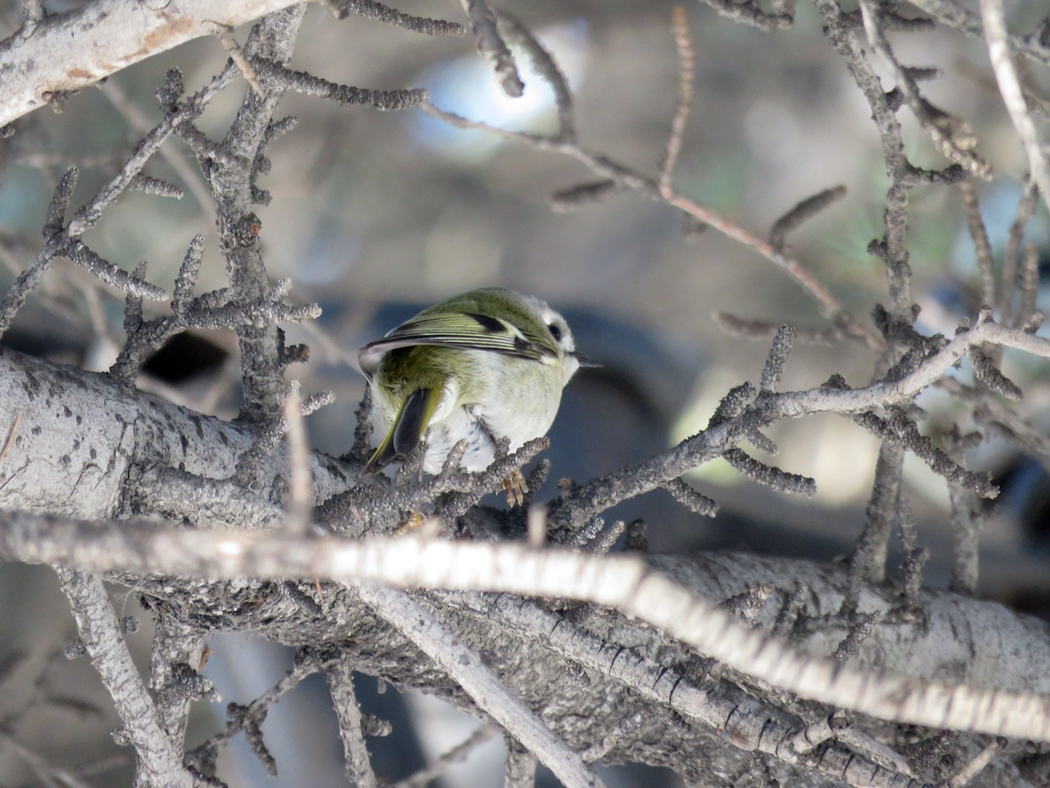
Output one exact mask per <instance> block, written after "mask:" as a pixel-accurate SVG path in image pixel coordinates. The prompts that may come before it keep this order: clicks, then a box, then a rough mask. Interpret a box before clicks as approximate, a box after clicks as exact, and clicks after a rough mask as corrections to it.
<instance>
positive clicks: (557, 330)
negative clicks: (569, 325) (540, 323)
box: [547, 323, 561, 342]
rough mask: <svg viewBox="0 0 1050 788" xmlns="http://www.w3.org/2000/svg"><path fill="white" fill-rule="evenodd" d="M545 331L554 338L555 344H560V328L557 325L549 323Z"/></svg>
mask: <svg viewBox="0 0 1050 788" xmlns="http://www.w3.org/2000/svg"><path fill="white" fill-rule="evenodd" d="M547 330H548V331H550V332H551V336H552V337H554V341H555V342H561V326H559V325H558V324H557V323H551V324H550V325H548V326H547Z"/></svg>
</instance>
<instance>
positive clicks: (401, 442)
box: [390, 389, 430, 459]
mask: <svg viewBox="0 0 1050 788" xmlns="http://www.w3.org/2000/svg"><path fill="white" fill-rule="evenodd" d="M429 396H430V389H416V390H415V391H413V392H412V393H411V394H409V395H408V396H407V397H406V398H405V404H404V405H402V406H401V414H400V416H399V418H398V420H397V424H395V425H394V434H393V436H392V437H391V441H390V445H391V446H392V447H393V449H394V454H395V456H397V457H398V458H399V459H403V458H405V457H407V456H408V455H409V454H411V453H412V452H413V451H414V450H415V448H416V446H418V445H419V441H420V440H422V438H423V428H424V427H425V425H424V424H423V419H425V418H426V414H427V398H428V397H429Z"/></svg>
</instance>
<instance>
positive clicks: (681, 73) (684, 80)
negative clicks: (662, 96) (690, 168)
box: [660, 6, 696, 200]
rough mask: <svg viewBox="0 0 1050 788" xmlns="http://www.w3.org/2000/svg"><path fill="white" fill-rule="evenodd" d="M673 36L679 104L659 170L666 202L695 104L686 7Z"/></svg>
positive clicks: (675, 20) (678, 10)
mask: <svg viewBox="0 0 1050 788" xmlns="http://www.w3.org/2000/svg"><path fill="white" fill-rule="evenodd" d="M671 35H672V36H673V38H674V45H675V51H676V52H677V53H678V100H677V101H676V102H675V107H674V116H673V117H672V119H671V134H670V136H668V138H667V146H666V148H665V150H664V162H663V164H662V165H661V167H660V196H661V197H663V198H664V199H665V200H668V199H670V198H671V196H672V195H673V194H674V187H673V185H672V179H673V178H674V170H675V165H676V164H677V163H678V154H679V153H680V152H681V150H682V136H683V135H684V134H685V124H686V122H687V121H688V120H689V109H690V107H691V106H692V103H693V80H694V78H695V76H694V73H693V72H694V70H695V69H696V57H695V55H694V53H693V42H692V39H691V38H690V36H689V17H688V15H687V14H686V11H685V8H684V7H683V6H675V8H674V12H673V13H672V15H671Z"/></svg>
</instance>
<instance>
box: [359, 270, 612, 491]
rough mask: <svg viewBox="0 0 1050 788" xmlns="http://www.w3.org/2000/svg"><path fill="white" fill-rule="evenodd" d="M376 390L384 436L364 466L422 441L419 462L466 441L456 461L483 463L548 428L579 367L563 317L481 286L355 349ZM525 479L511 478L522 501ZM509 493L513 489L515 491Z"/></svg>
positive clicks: (392, 458)
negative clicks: (502, 443) (501, 447)
mask: <svg viewBox="0 0 1050 788" xmlns="http://www.w3.org/2000/svg"><path fill="white" fill-rule="evenodd" d="M358 358H359V359H360V362H361V369H362V371H363V372H364V373H365V375H366V376H367V377H368V381H369V385H370V386H371V388H372V412H371V421H372V430H373V439H374V440H375V439H378V436H380V435H383V436H385V437H384V438H383V439H382V442H381V443H379V447H378V448H377V449H376V450H375V453H374V454H373V455H372V457H371V459H369V461H368V463H367V464H366V465H365V468H364V473H366V474H367V473H375V472H377V471H379V470H381V469H383V468H385V467H386V466H387V465H389V464H390V463H392V462H401V461H404V460H405V459H406V458H407V457H408V456H409V455H410V454H411V453H412V452H413V451H414V450H415V449H416V447H418V446H419V444H420V442H422V441H424V440H425V441H426V443H427V450H426V456H425V457H424V459H423V469H424V470H426V471H427V472H428V473H437V472H439V471H440V470H441V468H442V466H443V464H444V462H445V459H446V457H447V456H448V453H449V451H451V449H452V447H453V446H455V445H456V444H457V443H458V442H460V441H463V440H465V441H466V442H467V447H466V451H465V452H464V454H463V459H462V460H461V465H462V467H463V468H465V469H466V470H468V471H479V470H483V469H485V468H487V467H488V466H489V465H490V464H491V463H492V461H493V459H494V457H495V452H496V446H497V442H498V441H499V440H500V439H502V438H507V439H509V440H510V451H514V450H516V449H518V448H520V447H521V446H522V445H523V444H524V443H525V442H526V441H529V440H532V439H533V438H538V437H540V436H541V435H543V434H545V433H546V432H547V430H548V429H550V426H551V423H552V422H553V421H554V416H555V414H556V413H557V412H558V404H559V403H560V401H561V391H562V389H563V388H564V387H565V384H567V383H568V382H569V379H570V378H571V377H572V376H573V375H574V374H575V373H576V370H577V369H579V368H580V367H581V366H596V365H594V364H591V363H590V362H588V361H587V360H586V359H585V358H584V357H583V356H581V355H580V354H578V353H577V352H576V345H575V342H574V341H573V337H572V332H571V331H570V330H569V326H568V324H567V323H566V322H565V318H563V317H562V316H561V315H560V314H558V313H557V312H555V311H554V310H553V309H551V308H550V307H549V306H547V304H546V303H545V302H544V301H542V300H540V299H539V298H535V297H533V296H528V295H522V294H521V293H516V292H514V291H513V290H507V289H504V288H502V287H486V288H481V289H478V290H471V291H470V292H468V293H463V294H462V295H457V296H453V297H452V298H449V299H448V300H446V301H442V302H441V303H440V304H436V305H434V306H432V307H430V308H428V309H424V310H423V311H422V312H420V313H419V314H418V315H416V316H415V317H413V318H412V319H411V320H408V321H406V322H404V323H402V324H401V325H399V326H398V327H397V328H395V329H393V330H392V331H390V332H389V333H388V334H387V335H386V336H384V337H383V338H382V339H378V340H376V341H375V342H370V343H368V344H367V345H365V346H364V347H363V348H361V349H360V350H359V351H358ZM523 482H524V480H521V479H520V474H518V479H516V480H514V481H508V482H507V483H505V486H506V487H507V489H508V500H510V499H511V498H512V497H515V498H517V500H518V502H519V503H520V502H521V494H520V493H521V492H522V491H523V490H518V489H512V488H513V487H516V486H517V485H521V486H522V487H523ZM512 493H513V496H512Z"/></svg>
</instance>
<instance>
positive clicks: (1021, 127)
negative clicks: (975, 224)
mask: <svg viewBox="0 0 1050 788" xmlns="http://www.w3.org/2000/svg"><path fill="white" fill-rule="evenodd" d="M981 20H982V21H983V22H984V37H985V41H987V43H988V56H989V57H990V58H991V60H992V69H993V70H994V71H995V79H996V81H998V83H999V92H1000V93H1001V94H1002V96H1003V102H1004V103H1005V104H1006V110H1007V112H1009V113H1010V120H1012V121H1013V124H1014V128H1015V129H1017V134H1018V136H1019V137H1020V138H1021V142H1022V144H1023V145H1024V149H1025V153H1026V154H1028V166H1029V167H1030V168H1031V170H1032V180H1034V181H1035V182H1036V183H1037V184H1038V185H1039V191H1041V192H1042V193H1043V199H1044V200H1046V199H1047V198H1048V197H1047V196H1048V195H1050V164H1048V163H1047V157H1046V154H1045V152H1044V151H1043V147H1042V143H1041V142H1040V141H1039V132H1038V130H1037V129H1036V127H1035V122H1034V121H1033V120H1032V116H1031V115H1030V114H1029V112H1028V104H1027V102H1026V101H1025V97H1024V92H1023V91H1022V90H1021V81H1020V80H1019V79H1018V77H1017V69H1016V68H1015V67H1014V63H1013V58H1012V56H1011V54H1010V46H1009V44H1008V43H1007V32H1006V19H1005V17H1004V16H1003V7H1002V3H1000V2H998V0H981Z"/></svg>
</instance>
